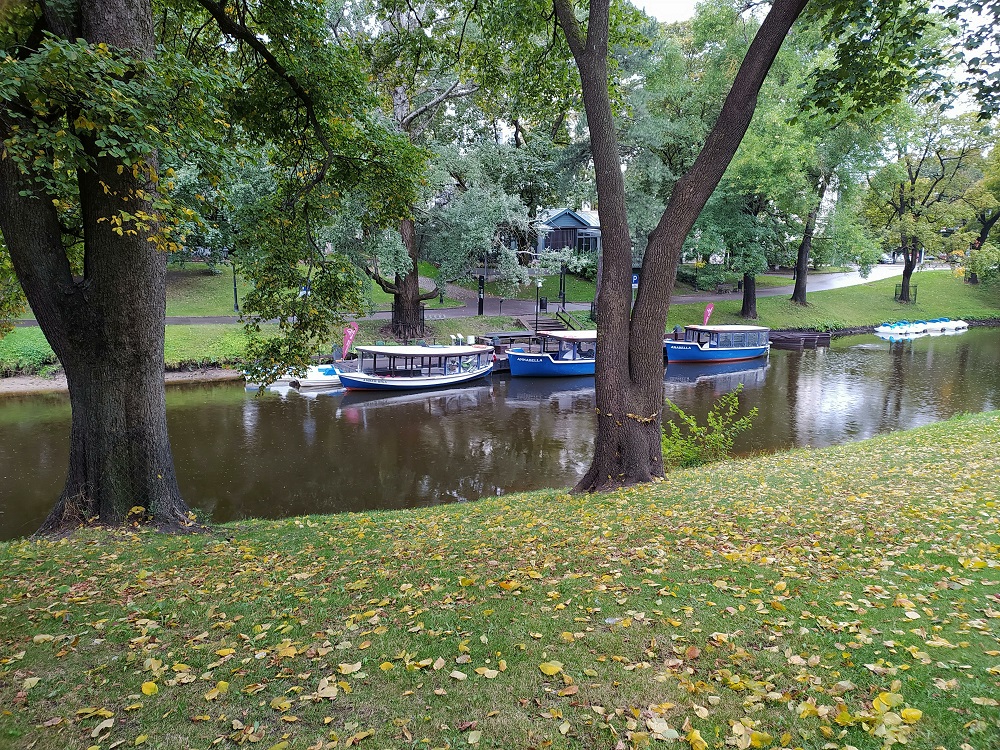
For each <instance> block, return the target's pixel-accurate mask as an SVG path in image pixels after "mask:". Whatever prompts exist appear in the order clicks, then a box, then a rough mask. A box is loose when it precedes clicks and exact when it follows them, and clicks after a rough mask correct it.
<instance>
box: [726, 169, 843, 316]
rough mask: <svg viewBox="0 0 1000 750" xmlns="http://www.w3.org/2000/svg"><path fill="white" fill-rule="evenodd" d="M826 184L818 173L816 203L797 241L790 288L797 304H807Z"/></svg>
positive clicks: (824, 176)
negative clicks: (810, 262) (817, 225)
mask: <svg viewBox="0 0 1000 750" xmlns="http://www.w3.org/2000/svg"><path fill="white" fill-rule="evenodd" d="M827 184H828V178H827V176H826V175H820V178H819V181H818V182H817V184H816V205H815V207H813V209H812V211H810V212H809V216H808V217H807V218H806V226H805V229H804V230H803V231H802V242H800V243H799V252H798V254H797V255H796V257H795V288H794V289H793V290H792V302H794V303H796V304H798V305H806V304H808V303H807V302H806V281H807V279H808V278H809V255H810V254H811V253H812V243H813V237H814V236H815V234H816V218H817V217H818V216H819V209H820V206H822V205H823V197H824V196H825V195H826V186H827ZM744 304H745V303H744ZM755 317H756V316H755Z"/></svg>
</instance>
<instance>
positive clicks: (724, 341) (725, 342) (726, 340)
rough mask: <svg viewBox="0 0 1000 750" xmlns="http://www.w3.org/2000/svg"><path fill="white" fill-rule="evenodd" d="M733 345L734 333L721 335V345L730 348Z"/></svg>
mask: <svg viewBox="0 0 1000 750" xmlns="http://www.w3.org/2000/svg"><path fill="white" fill-rule="evenodd" d="M732 345H733V334H731V333H724V334H722V335H721V336H719V346H721V347H723V348H726V349H728V348H729V347H731V346H732Z"/></svg>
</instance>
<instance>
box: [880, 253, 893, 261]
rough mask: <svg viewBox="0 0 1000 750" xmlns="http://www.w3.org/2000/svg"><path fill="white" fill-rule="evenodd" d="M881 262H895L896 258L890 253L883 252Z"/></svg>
mask: <svg viewBox="0 0 1000 750" xmlns="http://www.w3.org/2000/svg"><path fill="white" fill-rule="evenodd" d="M878 262H879V263H895V262H896V259H895V258H893V257H892V256H891V255H890V254H889V253H882V257H881V258H879V259H878Z"/></svg>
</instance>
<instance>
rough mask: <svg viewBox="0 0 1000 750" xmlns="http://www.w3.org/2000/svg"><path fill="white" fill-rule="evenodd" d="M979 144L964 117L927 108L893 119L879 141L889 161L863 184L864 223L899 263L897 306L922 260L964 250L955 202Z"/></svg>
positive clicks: (961, 207)
mask: <svg viewBox="0 0 1000 750" xmlns="http://www.w3.org/2000/svg"><path fill="white" fill-rule="evenodd" d="M987 145H989V144H988V142H987V141H986V140H985V137H984V133H983V130H982V125H981V124H980V123H979V122H978V121H977V120H976V118H975V117H974V116H972V115H963V116H958V117H954V116H948V115H945V114H943V113H942V112H941V111H940V109H939V108H937V107H931V106H928V105H917V106H903V107H900V108H899V109H897V110H896V112H895V113H894V118H893V122H892V124H891V126H890V128H889V132H888V134H887V138H886V147H887V150H888V151H889V153H890V154H891V155H892V157H893V158H892V160H891V161H890V162H889V163H887V164H886V165H885V166H883V167H882V168H881V169H879V170H878V171H877V172H875V173H874V174H873V175H871V177H870V178H869V181H868V188H869V189H868V194H867V209H866V210H867V217H868V221H869V223H870V225H871V227H872V228H873V230H874V231H875V232H878V233H879V235H880V236H881V238H882V241H883V247H884V248H885V249H886V250H888V251H891V252H894V253H899V254H900V255H902V257H903V261H904V266H903V280H902V289H901V292H900V301H903V302H906V301H909V299H910V279H911V277H912V274H913V271H914V269H915V268H916V266H917V263H919V262H920V261H922V260H923V259H924V255H925V254H930V255H932V256H945V255H947V254H948V253H950V252H952V251H955V250H965V249H966V248H968V247H969V246H970V245H971V244H972V240H973V236H970V229H971V222H972V216H971V214H972V211H971V210H970V209H971V207H970V205H969V204H968V203H967V202H966V201H964V200H963V196H964V195H965V194H966V193H967V192H968V191H969V189H970V188H971V187H972V186H973V185H974V184H975V183H976V182H977V181H978V179H979V177H980V174H981V173H980V172H979V171H978V167H979V164H980V161H981V159H982V154H983V151H984V149H985V148H986V147H987Z"/></svg>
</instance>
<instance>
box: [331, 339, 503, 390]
mask: <svg viewBox="0 0 1000 750" xmlns="http://www.w3.org/2000/svg"><path fill="white" fill-rule="evenodd" d="M354 350H355V351H356V352H357V353H358V359H357V365H358V369H357V372H345V371H344V370H339V369H338V371H337V374H338V375H339V377H340V382H341V384H342V385H343V386H344V387H345V388H347V390H349V391H351V390H358V391H414V390H421V389H426V388H443V387H446V386H452V385H457V384H459V383H466V382H468V381H470V380H475V379H476V378H482V377H486V376H487V375H489V374H490V373H491V372H493V347H492V346H482V345H478V344H477V345H473V346H356V347H355V348H354Z"/></svg>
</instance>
